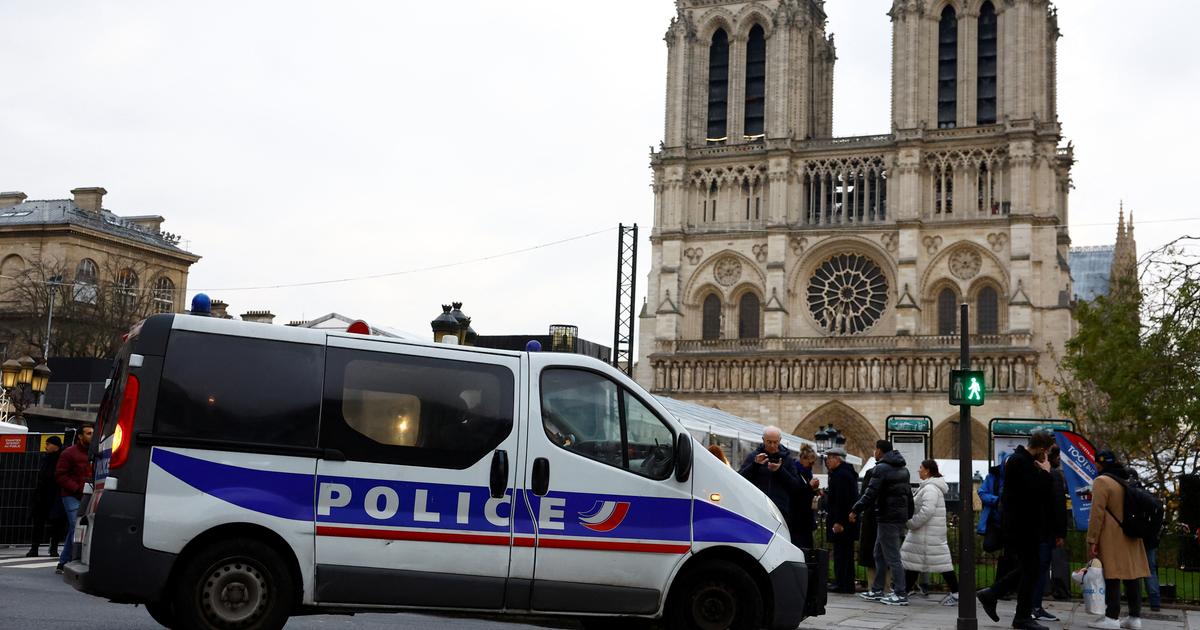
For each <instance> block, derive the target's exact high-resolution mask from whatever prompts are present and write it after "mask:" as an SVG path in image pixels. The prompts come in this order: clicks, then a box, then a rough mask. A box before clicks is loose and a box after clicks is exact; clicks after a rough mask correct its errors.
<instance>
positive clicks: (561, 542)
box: [537, 538, 692, 555]
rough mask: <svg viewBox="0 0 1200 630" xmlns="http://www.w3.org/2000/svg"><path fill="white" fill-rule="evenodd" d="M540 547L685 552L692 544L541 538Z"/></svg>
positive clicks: (538, 544)
mask: <svg viewBox="0 0 1200 630" xmlns="http://www.w3.org/2000/svg"><path fill="white" fill-rule="evenodd" d="M537 546H538V547H545V548H547V549H593V550H596V551H632V552H635V553H667V554H675V555H680V554H685V553H687V552H688V551H690V550H691V548H692V547H691V545H679V544H667V543H639V542H624V541H620V540H567V539H563V538H539V539H538V542H537Z"/></svg>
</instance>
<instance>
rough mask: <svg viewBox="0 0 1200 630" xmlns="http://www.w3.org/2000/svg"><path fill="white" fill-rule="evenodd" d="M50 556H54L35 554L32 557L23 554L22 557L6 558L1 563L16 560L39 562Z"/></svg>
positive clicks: (10, 562) (9, 562)
mask: <svg viewBox="0 0 1200 630" xmlns="http://www.w3.org/2000/svg"><path fill="white" fill-rule="evenodd" d="M50 557H52V556H34V557H32V558H29V557H24V556H22V557H20V558H5V559H3V560H0V564H12V563H14V562H37V561H38V560H42V559H45V558H50ZM56 564H57V563H56Z"/></svg>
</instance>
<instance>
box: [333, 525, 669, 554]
mask: <svg viewBox="0 0 1200 630" xmlns="http://www.w3.org/2000/svg"><path fill="white" fill-rule="evenodd" d="M317 535H318V536H336V537H339V538H373V539H380V540H414V541H421V542H441V543H458V544H464V545H507V544H508V536H493V535H488V534H460V533H455V532H444V533H443V532H414V531H404V530H396V529H365V528H358V527H333V526H330V525H318V526H317ZM512 542H513V544H514V545H516V546H517V547H533V546H534V539H533V537H531V536H517V537H516V538H514V539H513V541H512ZM537 546H538V547H542V548H546V549H589V550H594V551H627V552H633V553H663V554H675V555H680V554H685V553H687V552H688V551H689V550H691V546H690V545H680V544H668V543H641V542H626V541H620V540H571V539H566V538H541V539H539V540H537Z"/></svg>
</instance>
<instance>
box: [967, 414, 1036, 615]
mask: <svg viewBox="0 0 1200 630" xmlns="http://www.w3.org/2000/svg"><path fill="white" fill-rule="evenodd" d="M1053 445H1054V435H1053V434H1052V433H1050V432H1049V431H1040V430H1039V431H1034V432H1033V434H1032V435H1031V436H1029V445H1028V446H1018V447H1017V449H1016V451H1014V452H1013V454H1012V457H1009V458H1008V461H1007V462H1005V464H1004V489H1003V490H1002V491H1001V494H1000V504H1001V505H1002V506H1003V509H1002V510H1001V512H1000V521H1001V530H1002V532H1003V534H1004V553H1005V555H1010V556H1011V557H1012V558H1013V560H1014V564H1015V565H1016V568H1015V569H1013V570H1012V571H1010V572H1009V573H1008V574H1007V575H1002V576H999V577H997V578H996V582H995V584H993V585H992V587H991V588H985V589H983V590H981V591H979V593H978V595H977V597H978V598H979V603H980V604H982V605H983V610H984V612H986V613H987V615H988V617H990V618H991V619H992V621H999V620H1000V616H999V615H998V614H997V613H996V600H997V597H996V593H998V592H1004V591H1008V590H1011V588H1012V585H1013V584H1014V583H1015V584H1016V585H1017V611H1016V614H1015V615H1014V616H1013V623H1012V627H1014V628H1025V629H1026V630H1047V629H1046V626H1043V625H1042V624H1040V623H1038V622H1037V620H1035V619H1034V618H1033V612H1034V611H1033V594H1034V593H1033V592H1034V588H1035V587H1036V586H1037V583H1038V570H1039V569H1040V568H1041V566H1042V565H1041V554H1040V545H1041V543H1042V542H1043V541H1045V540H1047V539H1050V540H1053V538H1054V534H1055V526H1054V522H1053V515H1052V511H1053V510H1052V504H1053V501H1054V490H1053V487H1054V482H1053V478H1052V477H1051V476H1050V463H1049V461H1048V460H1047V457H1046V455H1047V452H1048V451H1049V450H1050V447H1051V446H1053Z"/></svg>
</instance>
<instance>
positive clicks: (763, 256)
mask: <svg viewBox="0 0 1200 630" xmlns="http://www.w3.org/2000/svg"><path fill="white" fill-rule="evenodd" d="M751 251H753V252H754V259H755V260H757V261H758V262H760V263H761V262H767V245H766V243H763V244H762V245H755V246H754V247H753V248H751Z"/></svg>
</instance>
